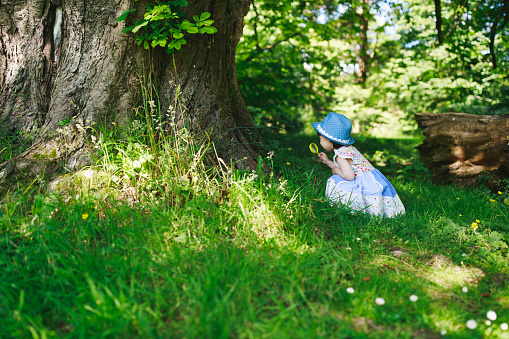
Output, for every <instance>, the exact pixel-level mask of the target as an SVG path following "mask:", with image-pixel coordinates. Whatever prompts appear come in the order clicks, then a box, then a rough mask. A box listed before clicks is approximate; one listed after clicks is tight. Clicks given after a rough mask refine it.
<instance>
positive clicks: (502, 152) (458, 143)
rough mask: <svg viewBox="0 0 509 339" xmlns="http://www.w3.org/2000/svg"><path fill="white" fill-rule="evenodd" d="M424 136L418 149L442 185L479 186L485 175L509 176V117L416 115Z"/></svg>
mask: <svg viewBox="0 0 509 339" xmlns="http://www.w3.org/2000/svg"><path fill="white" fill-rule="evenodd" d="M415 118H416V120H417V123H418V125H419V127H420V128H421V129H422V132H423V134H424V140H423V143H422V145H419V146H418V147H417V148H418V150H419V153H420V158H421V161H422V162H424V163H425V164H426V166H427V167H428V168H429V169H430V170H431V171H432V173H433V179H434V181H435V182H438V183H447V182H452V183H456V184H457V185H459V186H470V185H476V184H477V183H478V178H479V176H480V175H482V174H483V173H487V172H490V173H492V174H495V175H496V176H501V177H505V178H507V177H509V146H508V143H509V115H500V116H486V115H484V116H480V115H474V114H465V113H444V114H432V113H431V114H429V113H423V114H416V115H415Z"/></svg>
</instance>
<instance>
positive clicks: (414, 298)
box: [410, 295, 419, 303]
mask: <svg viewBox="0 0 509 339" xmlns="http://www.w3.org/2000/svg"><path fill="white" fill-rule="evenodd" d="M417 300H419V297H418V296H416V295H411V296H410V301H411V302H413V303H414V302H416V301H417Z"/></svg>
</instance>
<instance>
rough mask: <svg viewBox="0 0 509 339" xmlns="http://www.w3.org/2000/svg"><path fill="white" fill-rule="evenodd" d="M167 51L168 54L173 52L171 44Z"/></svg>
mask: <svg viewBox="0 0 509 339" xmlns="http://www.w3.org/2000/svg"><path fill="white" fill-rule="evenodd" d="M166 53H168V54H171V53H173V48H170V46H168V47H166Z"/></svg>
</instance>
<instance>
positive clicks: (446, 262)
mask: <svg viewBox="0 0 509 339" xmlns="http://www.w3.org/2000/svg"><path fill="white" fill-rule="evenodd" d="M428 265H430V266H432V267H437V268H443V267H451V266H453V265H454V264H453V262H452V261H451V259H449V258H448V257H446V256H445V255H442V254H434V255H433V256H432V257H431V259H429V260H428Z"/></svg>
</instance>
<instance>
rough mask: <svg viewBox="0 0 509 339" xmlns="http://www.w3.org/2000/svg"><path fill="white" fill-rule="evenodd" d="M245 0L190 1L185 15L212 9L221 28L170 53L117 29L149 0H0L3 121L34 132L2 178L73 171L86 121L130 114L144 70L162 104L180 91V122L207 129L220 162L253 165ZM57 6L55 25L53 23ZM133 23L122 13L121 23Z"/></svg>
mask: <svg viewBox="0 0 509 339" xmlns="http://www.w3.org/2000/svg"><path fill="white" fill-rule="evenodd" d="M251 3H252V0H220V1H218V0H199V1H198V0H197V1H191V2H190V3H189V6H188V7H186V8H185V13H186V18H188V19H191V18H192V16H193V15H196V14H198V15H199V14H201V13H202V12H210V13H211V14H212V17H211V19H213V20H215V22H214V26H215V27H216V28H217V29H218V33H216V34H214V35H208V34H204V35H201V34H196V35H193V36H191V38H187V41H188V44H187V45H184V46H183V48H182V50H181V51H176V52H175V55H174V56H172V55H169V54H166V52H165V51H163V50H152V51H151V52H150V53H149V52H147V51H145V50H144V49H142V48H140V47H137V46H136V44H135V41H134V37H133V36H132V34H122V33H121V30H122V29H123V28H124V27H125V26H126V23H125V22H123V23H118V22H117V20H116V18H117V17H118V16H119V15H120V14H121V13H122V11H124V10H126V9H133V8H136V9H137V10H138V11H137V15H138V16H141V15H142V14H143V13H144V11H145V6H146V0H145V1H143V0H141V1H139V2H135V1H134V0H28V1H26V0H10V1H5V0H2V1H1V2H0V50H1V53H0V74H1V78H0V86H1V88H2V93H1V95H0V119H2V121H3V123H4V124H6V125H7V126H9V127H10V128H12V129H17V130H21V131H26V132H33V131H38V133H39V135H38V137H37V140H36V143H35V145H34V146H32V147H31V148H30V149H29V150H28V151H27V152H25V153H24V154H22V155H20V156H19V157H17V158H16V159H13V160H12V161H10V162H8V163H4V164H1V165H0V180H1V179H5V178H6V177H7V176H9V175H12V176H16V177H18V176H21V175H28V174H30V173H31V174H37V173H41V172H42V171H45V172H46V176H48V175H49V176H51V175H52V174H53V173H55V172H56V171H58V170H59V169H62V163H64V165H65V166H66V168H67V169H71V170H72V169H73V168H75V167H76V166H79V165H80V163H81V164H83V163H85V162H86V157H85V156H84V155H85V153H86V152H85V151H84V147H85V145H86V142H87V135H88V134H90V129H89V128H90V127H92V128H93V127H94V126H96V127H97V125H98V124H103V125H104V126H109V125H111V122H112V121H115V122H117V123H123V122H126V121H127V117H129V116H130V115H131V114H132V112H133V107H134V106H135V105H137V103H138V101H139V98H140V92H141V83H140V82H141V79H143V78H145V79H148V77H146V75H147V72H150V73H151V76H150V81H151V83H146V84H145V85H146V86H147V87H150V88H153V89H155V91H156V92H157V93H155V94H157V97H158V98H160V100H161V105H162V108H163V109H164V110H166V109H167V108H168V107H169V106H170V105H172V106H173V107H175V100H176V95H177V94H176V93H178V95H179V100H180V102H181V103H183V107H185V109H183V110H174V111H171V112H173V113H172V114H174V115H175V118H176V119H177V120H178V121H180V123H184V122H187V125H186V126H187V127H188V128H190V130H191V131H192V132H197V133H198V132H201V131H204V130H205V131H212V132H213V136H214V138H215V139H214V140H215V141H216V145H217V148H218V150H219V153H220V156H221V157H223V159H224V160H225V162H226V163H229V162H230V161H232V160H238V161H236V164H237V166H238V167H240V168H254V167H255V166H256V161H255V159H256V158H257V156H258V154H257V151H258V150H259V147H258V143H259V142H260V137H259V135H258V133H257V132H256V131H255V129H254V123H253V120H252V118H251V116H250V115H249V113H248V111H247V108H246V106H245V104H244V101H243V99H242V96H241V93H240V90H239V87H238V84H237V76H236V66H235V52H236V47H237V43H238V42H239V40H240V37H241V35H242V29H243V19H244V16H245V15H246V14H247V12H248V10H249V6H250V4H251ZM59 7H61V9H62V25H61V30H60V28H59V27H58V25H55V22H56V21H58V20H56V18H57V17H58V15H57V13H58V11H57V10H58V8H59ZM129 20H131V21H130V22H129ZM134 21H135V20H134V18H128V20H127V24H132V23H133V22H134ZM59 30H60V31H59ZM57 33H60V34H59V35H60V38H58V35H57ZM174 65H175V67H174ZM144 76H145V77H144ZM67 123H68V124H67ZM63 125H65V126H63ZM244 157H247V159H244Z"/></svg>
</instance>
